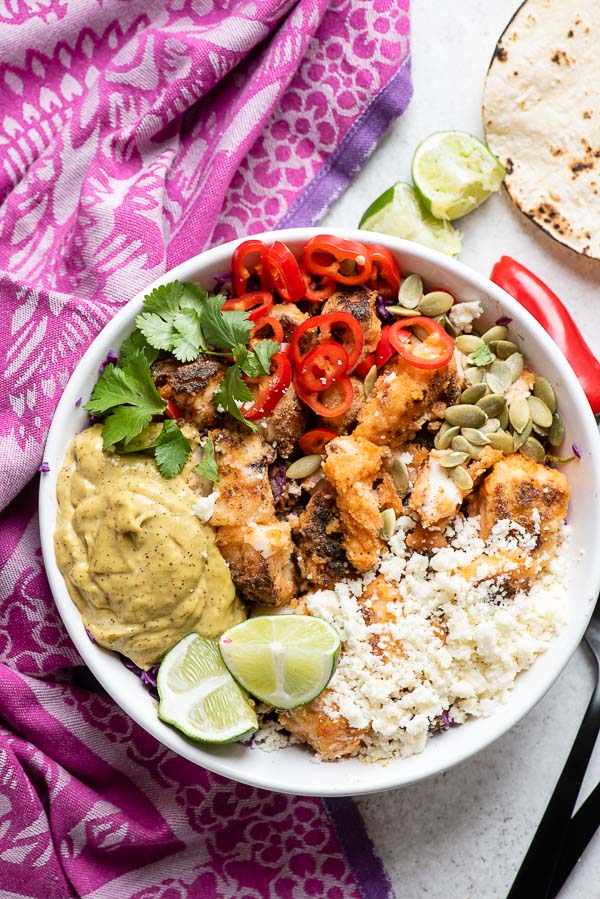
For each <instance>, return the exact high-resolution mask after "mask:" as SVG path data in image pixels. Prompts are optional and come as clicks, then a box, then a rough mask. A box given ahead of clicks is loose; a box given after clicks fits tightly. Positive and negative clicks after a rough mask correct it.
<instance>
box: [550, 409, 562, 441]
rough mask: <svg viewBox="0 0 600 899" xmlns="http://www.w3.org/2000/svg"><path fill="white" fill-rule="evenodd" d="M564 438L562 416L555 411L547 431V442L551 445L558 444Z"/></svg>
mask: <svg viewBox="0 0 600 899" xmlns="http://www.w3.org/2000/svg"><path fill="white" fill-rule="evenodd" d="M564 439H565V426H564V423H563V420H562V418H561V417H560V415H559V414H558V412H555V413H554V415H553V416H552V424H551V425H550V431H549V432H548V442H549V443H550V445H551V446H560V445H561V443H562V442H563V440H564Z"/></svg>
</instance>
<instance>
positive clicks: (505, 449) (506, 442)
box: [489, 431, 515, 453]
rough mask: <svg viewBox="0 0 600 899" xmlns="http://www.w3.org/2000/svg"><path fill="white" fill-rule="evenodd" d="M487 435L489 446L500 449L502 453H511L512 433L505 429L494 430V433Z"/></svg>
mask: <svg viewBox="0 0 600 899" xmlns="http://www.w3.org/2000/svg"><path fill="white" fill-rule="evenodd" d="M489 437H490V446H492V447H493V448H494V449H497V450H500V451H501V452H502V453H512V452H513V451H514V448H515V442H514V440H513V438H512V435H511V434H508V433H507V432H506V431H496V433H495V434H490V435H489Z"/></svg>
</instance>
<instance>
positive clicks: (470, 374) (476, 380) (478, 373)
mask: <svg viewBox="0 0 600 899" xmlns="http://www.w3.org/2000/svg"><path fill="white" fill-rule="evenodd" d="M465 381H466V382H467V384H471V385H474V384H481V382H482V381H483V369H482V368H477V367H476V366H475V365H472V366H468V367H467V368H465Z"/></svg>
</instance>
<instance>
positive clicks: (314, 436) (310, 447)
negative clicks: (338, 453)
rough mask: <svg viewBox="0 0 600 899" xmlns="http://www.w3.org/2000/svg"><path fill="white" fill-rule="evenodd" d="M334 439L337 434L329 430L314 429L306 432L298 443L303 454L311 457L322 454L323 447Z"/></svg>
mask: <svg viewBox="0 0 600 899" xmlns="http://www.w3.org/2000/svg"><path fill="white" fill-rule="evenodd" d="M334 437H337V434H336V433H335V431H332V430H331V429H330V428H314V429H313V430H312V431H307V432H306V434H303V435H302V437H301V438H300V440H299V441H298V443H299V444H300V449H301V450H302V452H303V453H306V455H307V456H312V454H313V453H322V452H323V450H324V449H325V446H326V445H327V444H328V443H329V441H330V440H333V439H334Z"/></svg>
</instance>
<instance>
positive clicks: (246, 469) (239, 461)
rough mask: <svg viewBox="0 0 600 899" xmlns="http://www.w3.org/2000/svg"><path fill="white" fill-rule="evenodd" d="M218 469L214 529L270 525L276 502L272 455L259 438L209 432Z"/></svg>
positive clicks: (223, 431) (217, 431) (272, 451)
mask: <svg viewBox="0 0 600 899" xmlns="http://www.w3.org/2000/svg"><path fill="white" fill-rule="evenodd" d="M209 434H210V437H211V438H212V440H213V443H214V446H215V456H216V459H217V466H218V469H219V483H218V484H217V489H218V492H219V498H218V499H217V502H216V504H215V510H214V513H213V515H212V517H211V519H210V524H211V525H212V526H213V527H239V526H240V522H249V521H254V522H256V523H257V524H269V523H271V522H273V521H274V520H275V501H274V499H273V491H272V490H271V484H270V482H269V470H268V466H269V465H270V464H271V462H273V460H274V459H275V452H274V450H273V448H272V447H271V446H269V445H268V444H267V443H265V441H264V440H263V439H262V437H260V436H259V435H258V434H251V433H245V434H238V433H235V432H234V431H230V430H212V431H210V432H209Z"/></svg>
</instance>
